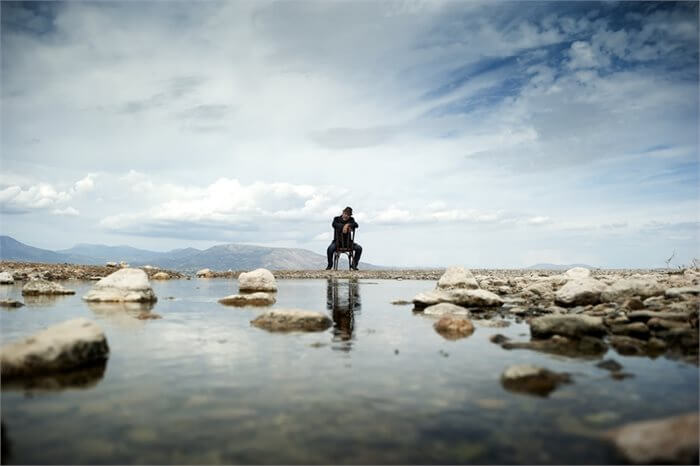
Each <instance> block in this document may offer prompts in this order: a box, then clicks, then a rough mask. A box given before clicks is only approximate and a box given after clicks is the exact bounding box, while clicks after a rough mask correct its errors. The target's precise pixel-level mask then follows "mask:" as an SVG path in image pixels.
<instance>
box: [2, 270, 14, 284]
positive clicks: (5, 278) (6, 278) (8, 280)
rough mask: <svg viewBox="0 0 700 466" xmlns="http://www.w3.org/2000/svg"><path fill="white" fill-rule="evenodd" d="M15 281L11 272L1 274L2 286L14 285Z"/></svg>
mask: <svg viewBox="0 0 700 466" xmlns="http://www.w3.org/2000/svg"><path fill="white" fill-rule="evenodd" d="M14 282H15V279H14V278H13V277H12V275H11V274H10V273H9V272H0V285H12V284H13V283H14Z"/></svg>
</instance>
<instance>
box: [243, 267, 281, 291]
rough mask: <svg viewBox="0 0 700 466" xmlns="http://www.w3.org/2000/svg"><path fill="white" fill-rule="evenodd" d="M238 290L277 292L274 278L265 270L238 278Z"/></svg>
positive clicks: (251, 272)
mask: <svg viewBox="0 0 700 466" xmlns="http://www.w3.org/2000/svg"><path fill="white" fill-rule="evenodd" d="M238 289H239V290H241V291H277V282H276V281H275V276H274V275H272V272H270V271H269V270H267V269H255V270H253V271H250V272H243V273H241V274H240V275H239V276H238Z"/></svg>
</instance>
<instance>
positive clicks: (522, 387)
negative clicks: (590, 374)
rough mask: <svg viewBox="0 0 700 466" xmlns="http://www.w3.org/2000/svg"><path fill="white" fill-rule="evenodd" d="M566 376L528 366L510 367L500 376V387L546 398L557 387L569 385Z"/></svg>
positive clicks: (567, 376)
mask: <svg viewBox="0 0 700 466" xmlns="http://www.w3.org/2000/svg"><path fill="white" fill-rule="evenodd" d="M570 382H571V377H570V376H569V375H568V374H563V373H556V372H552V371H550V370H548V369H544V368H542V367H537V366H532V365H530V364H520V365H516V366H510V367H509V368H508V369H506V370H505V372H503V374H502V375H501V385H503V388H505V389H506V390H509V391H512V392H518V393H527V394H530V395H536V396H542V397H546V396H548V395H549V394H550V393H551V392H553V391H554V390H555V389H556V388H557V387H558V386H559V385H561V384H564V383H570Z"/></svg>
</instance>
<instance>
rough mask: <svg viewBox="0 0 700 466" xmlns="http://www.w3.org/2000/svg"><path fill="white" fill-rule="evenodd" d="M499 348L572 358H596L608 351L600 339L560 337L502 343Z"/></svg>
mask: <svg viewBox="0 0 700 466" xmlns="http://www.w3.org/2000/svg"><path fill="white" fill-rule="evenodd" d="M501 348H503V349H506V350H512V349H528V350H532V351H540V352H543V353H549V354H557V355H561V356H569V357H572V358H598V357H600V356H602V355H603V354H605V352H606V351H608V345H607V344H606V343H605V342H604V341H603V340H602V339H600V338H595V337H590V336H584V337H582V338H567V337H563V336H561V335H552V337H551V338H548V339H545V340H531V341H522V342H514V341H504V342H503V343H502V344H501Z"/></svg>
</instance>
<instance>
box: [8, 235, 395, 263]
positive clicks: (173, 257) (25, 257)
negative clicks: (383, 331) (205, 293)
mask: <svg viewBox="0 0 700 466" xmlns="http://www.w3.org/2000/svg"><path fill="white" fill-rule="evenodd" d="M0 259H3V260H11V261H21V262H44V263H54V264H56V263H70V264H89V265H90V264H91V265H103V264H105V263H106V262H120V261H124V262H128V263H129V264H130V265H133V266H141V265H153V266H156V267H161V268H164V269H171V270H180V271H196V270H199V269H203V268H210V269H212V270H228V269H232V270H251V269H255V268H258V267H264V268H266V269H270V270H313V269H320V268H325V266H326V257H325V256H323V255H321V254H317V253H315V252H312V251H309V250H307V249H298V248H269V247H263V246H250V245H245V244H222V245H218V246H212V247H211V248H209V249H204V250H200V249H195V248H185V249H173V250H172V251H167V252H156V251H148V250H146V249H137V248H133V247H130V246H105V245H102V244H77V245H75V246H73V247H72V248H70V249H62V250H58V251H51V250H48V249H40V248H35V247H32V246H29V245H27V244H24V243H21V242H19V241H17V240H16V239H14V238H12V237H10V236H0ZM342 263H345V264H346V265H345V267H347V262H341V264H342ZM360 266H361V267H362V268H365V269H380V268H384V267H380V266H376V265H373V264H368V263H365V262H361V263H360Z"/></svg>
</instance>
